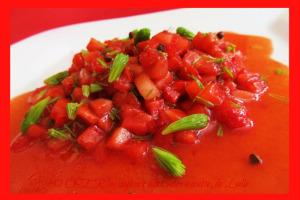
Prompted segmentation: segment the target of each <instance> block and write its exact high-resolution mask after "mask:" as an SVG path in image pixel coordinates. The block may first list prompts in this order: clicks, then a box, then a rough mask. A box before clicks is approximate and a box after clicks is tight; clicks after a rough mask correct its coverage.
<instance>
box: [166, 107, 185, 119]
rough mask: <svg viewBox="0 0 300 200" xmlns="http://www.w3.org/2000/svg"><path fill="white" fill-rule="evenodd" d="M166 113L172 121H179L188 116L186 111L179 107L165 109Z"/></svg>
mask: <svg viewBox="0 0 300 200" xmlns="http://www.w3.org/2000/svg"><path fill="white" fill-rule="evenodd" d="M165 113H166V115H167V116H168V118H169V120H170V122H174V121H177V120H179V119H181V118H183V117H185V116H186V114H185V112H183V111H182V110H179V109H168V110H165Z"/></svg>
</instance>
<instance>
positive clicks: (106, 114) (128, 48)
mask: <svg viewBox="0 0 300 200" xmlns="http://www.w3.org/2000/svg"><path fill="white" fill-rule="evenodd" d="M224 35H225V37H226V33H225V34H224V32H218V33H202V32H198V33H197V34H194V33H192V32H191V31H189V30H187V29H185V28H183V27H179V28H178V29H177V31H176V33H171V32H169V31H162V32H160V33H158V34H156V35H154V36H153V37H150V30H149V29H147V28H143V29H140V30H134V31H132V32H130V33H129V36H128V38H125V39H118V38H115V39H112V40H107V41H105V42H100V41H98V40H96V39H94V38H92V39H91V40H90V42H89V43H88V45H87V47H86V50H82V51H81V52H79V53H77V54H75V55H74V58H73V61H72V64H71V66H70V68H69V69H68V71H63V72H60V73H58V74H55V75H53V76H51V77H49V78H47V79H46V80H45V86H43V87H41V88H38V89H36V90H35V91H33V92H32V94H31V95H30V97H29V103H30V104H31V108H30V110H29V111H28V112H27V114H26V116H25V118H24V121H23V123H22V126H21V132H22V134H21V137H20V138H19V139H17V140H16V141H15V142H14V144H13V145H12V147H13V148H15V149H18V147H19V148H20V146H22V144H23V143H25V142H24V141H26V142H28V141H30V142H31V143H32V142H36V141H43V142H44V143H45V144H46V146H47V148H49V149H50V150H52V151H54V152H55V151H59V150H61V149H62V148H66V146H68V148H77V149H79V151H80V152H84V153H89V152H93V151H95V149H96V148H97V146H98V145H99V144H100V143H101V145H102V146H103V148H104V149H109V150H112V151H119V152H122V153H124V156H129V157H131V158H133V159H139V158H141V157H145V156H147V155H149V153H152V155H154V158H156V160H157V162H158V164H159V165H160V166H162V168H163V169H165V170H166V171H168V172H169V173H170V174H171V175H173V176H182V175H183V174H184V173H185V166H184V164H183V163H182V162H181V160H180V159H179V158H178V157H177V156H176V155H174V154H173V153H171V152H169V151H167V150H166V149H163V148H161V146H160V144H164V143H183V144H196V143H198V141H199V137H200V136H201V134H202V132H201V131H202V130H204V129H207V127H208V126H209V125H210V123H211V122H217V124H218V128H217V132H218V134H222V127H223V128H224V127H227V128H229V129H235V128H244V127H247V128H249V127H252V126H253V122H252V120H251V119H249V118H248V116H247V109H246V107H245V103H246V102H249V101H257V100H258V99H259V97H260V96H261V95H262V94H263V93H264V92H265V91H266V90H267V85H266V83H265V82H264V81H263V80H262V79H261V77H260V75H259V74H257V73H253V72H250V71H248V70H247V69H246V68H245V66H244V64H243V59H244V58H243V55H242V53H241V52H240V51H237V50H236V46H235V45H234V44H232V43H230V42H227V41H226V40H224ZM214 132H215V133H216V131H214ZM103 144H104V145H103ZM98 150H99V149H98Z"/></svg>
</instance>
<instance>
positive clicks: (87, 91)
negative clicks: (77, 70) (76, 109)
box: [81, 85, 90, 97]
mask: <svg viewBox="0 0 300 200" xmlns="http://www.w3.org/2000/svg"><path fill="white" fill-rule="evenodd" d="M81 90H82V94H83V96H85V97H89V96H90V86H88V85H82V86H81Z"/></svg>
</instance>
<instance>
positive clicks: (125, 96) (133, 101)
mask: <svg viewBox="0 0 300 200" xmlns="http://www.w3.org/2000/svg"><path fill="white" fill-rule="evenodd" d="M113 102H114V105H115V106H116V107H117V108H120V107H121V106H124V105H128V106H130V107H133V108H140V107H141V103H140V102H139V100H138V99H137V97H136V96H135V95H134V94H133V93H132V92H129V93H122V92H116V93H115V95H114V96H113Z"/></svg>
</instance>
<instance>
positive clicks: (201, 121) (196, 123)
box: [161, 114, 209, 135]
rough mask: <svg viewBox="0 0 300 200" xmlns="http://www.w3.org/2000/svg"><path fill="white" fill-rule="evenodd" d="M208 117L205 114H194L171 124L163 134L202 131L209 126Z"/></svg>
mask: <svg viewBox="0 0 300 200" xmlns="http://www.w3.org/2000/svg"><path fill="white" fill-rule="evenodd" d="M208 120H209V118H208V116H207V115H205V114H193V115H189V116H186V117H183V118H181V119H179V120H177V121H175V122H173V123H171V124H169V125H168V126H167V127H166V128H165V129H164V130H163V131H162V132H161V134H162V135H167V134H170V133H174V132H177V131H184V130H192V129H200V128H204V127H206V126H207V123H208Z"/></svg>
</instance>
